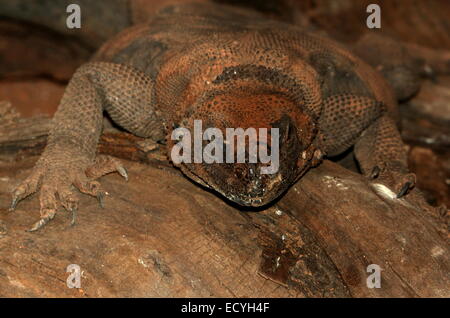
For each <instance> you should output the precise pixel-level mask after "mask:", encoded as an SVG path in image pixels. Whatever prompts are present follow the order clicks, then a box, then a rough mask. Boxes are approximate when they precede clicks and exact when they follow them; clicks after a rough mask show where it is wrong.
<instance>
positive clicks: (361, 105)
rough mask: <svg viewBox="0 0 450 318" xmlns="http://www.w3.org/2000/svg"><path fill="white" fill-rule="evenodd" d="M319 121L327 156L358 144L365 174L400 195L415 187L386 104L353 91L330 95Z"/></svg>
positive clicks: (360, 162) (356, 150)
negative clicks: (354, 93) (355, 93)
mask: <svg viewBox="0 0 450 318" xmlns="http://www.w3.org/2000/svg"><path fill="white" fill-rule="evenodd" d="M319 124H320V130H321V132H322V135H323V139H324V141H323V144H324V147H325V149H324V150H325V153H326V154H327V155H328V156H333V155H337V154H340V153H342V152H343V151H345V150H346V149H348V148H349V147H350V146H352V145H355V155H356V159H357V160H358V163H359V165H360V168H361V170H362V172H363V174H365V175H366V176H368V177H370V178H371V179H377V183H382V184H385V185H386V186H388V187H389V188H390V189H392V191H394V192H395V196H397V197H401V196H403V195H405V194H406V193H407V192H408V190H409V189H410V188H412V187H414V185H415V175H414V174H412V173H409V171H408V166H407V155H406V151H405V146H404V144H403V142H402V140H401V138H400V134H399V132H398V130H397V127H396V126H395V122H394V121H393V120H392V119H391V118H390V117H389V114H388V113H387V112H386V107H385V106H384V105H383V103H381V102H378V101H376V100H375V99H373V98H370V97H365V96H357V95H352V94H341V95H334V96H330V97H328V98H327V99H326V100H325V101H324V106H323V110H322V115H321V118H320V123H319Z"/></svg>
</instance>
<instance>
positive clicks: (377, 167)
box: [370, 166, 381, 179]
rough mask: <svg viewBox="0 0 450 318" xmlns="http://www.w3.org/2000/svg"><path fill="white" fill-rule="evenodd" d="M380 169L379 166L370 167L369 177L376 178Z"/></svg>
mask: <svg viewBox="0 0 450 318" xmlns="http://www.w3.org/2000/svg"><path fill="white" fill-rule="evenodd" d="M380 172H381V169H380V167H379V166H375V167H373V169H372V172H371V173H370V178H371V179H376V178H378V176H379V175H380Z"/></svg>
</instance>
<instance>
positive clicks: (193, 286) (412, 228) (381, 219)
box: [0, 119, 450, 297]
mask: <svg viewBox="0 0 450 318" xmlns="http://www.w3.org/2000/svg"><path fill="white" fill-rule="evenodd" d="M15 120H18V121H19V122H21V124H20V125H24V126H20V127H22V132H23V135H22V137H23V136H25V135H26V134H25V132H24V131H25V130H27V129H28V128H23V127H30V129H37V128H33V127H35V126H34V124H33V123H32V122H33V120H32V119H30V120H29V122H28V126H26V125H25V124H24V122H23V121H22V119H20V120H19V119H15ZM41 124H42V123H41ZM41 124H39V125H38V126H39V127H41V128H42V127H43V125H41ZM2 127H3V128H4V127H6V126H2ZM11 127H12V126H10V128H9V129H11ZM12 130H14V129H12ZM44 130H45V129H42V131H40V133H38V135H39V134H40V136H39V137H37V138H31V140H32V141H30V140H28V141H25V140H24V138H20V135H18V134H16V133H12V132H11V133H9V134H7V133H6V132H5V129H1V131H2V132H1V133H0V138H3V139H0V140H2V141H0V152H3V153H4V157H5V158H6V157H7V155H6V152H5V151H4V150H5V149H7V150H8V149H9V151H10V153H9V154H10V155H13V156H14V157H15V159H17V158H18V156H17V154H18V152H17V151H18V150H19V149H21V147H23V149H26V148H27V147H28V148H27V149H28V150H26V151H22V155H21V156H20V157H21V158H22V160H21V161H15V160H1V161H0V296H32V297H37V296H52V297H61V296H69V297H115V296H127V297H161V296H168V297H185V296H199V297H208V296H217V297H221V296H225V297H227V296H230V297H233V296H248V297H324V296H325V297H409V296H417V297H449V296H450V288H449V286H450V284H449V283H450V281H449V277H448V272H449V271H450V258H449V245H448V232H447V230H446V228H445V224H444V222H443V221H442V220H441V219H439V216H438V215H436V214H435V213H434V212H433V211H432V210H429V209H425V210H424V209H421V208H419V207H418V206H423V205H422V204H423V202H420V200H418V199H417V196H416V195H415V194H412V195H411V196H409V197H408V198H407V199H401V200H398V199H390V198H388V197H386V194H384V195H383V192H380V191H379V190H378V191H377V190H376V188H374V187H373V186H371V184H370V183H368V181H367V180H366V179H365V178H364V177H362V176H361V175H358V174H356V173H353V172H350V171H348V170H346V169H344V168H342V167H341V166H339V165H337V164H335V163H332V162H329V161H325V162H324V163H323V164H322V165H320V166H319V167H317V168H315V169H312V170H311V171H309V172H308V173H307V174H306V175H305V176H304V177H303V178H302V179H301V180H300V181H299V182H298V183H297V184H296V185H294V186H293V187H292V188H291V189H290V190H289V191H288V193H287V194H286V195H285V196H284V197H282V198H281V199H280V200H279V201H277V202H275V203H274V204H273V205H271V206H269V207H267V208H265V209H262V210H248V209H242V208H239V207H237V206H235V205H233V204H230V203H229V202H227V201H226V200H224V199H223V198H221V197H219V196H218V195H216V194H214V193H212V192H210V191H207V190H205V189H203V188H201V187H199V186H197V185H196V184H194V183H192V182H190V181H189V180H188V179H187V178H185V177H184V176H182V175H181V173H180V172H179V171H178V170H176V169H174V168H172V167H170V166H169V165H168V164H167V163H166V162H163V161H158V160H157V159H158V158H157V157H152V156H151V155H150V154H153V155H154V154H155V153H157V152H155V151H154V150H151V151H145V149H147V150H148V149H152V147H150V148H148V147H147V148H145V147H143V146H142V145H139V143H140V142H142V140H141V139H139V138H136V137H132V136H130V135H128V134H122V133H114V134H109V135H107V136H104V137H102V143H101V145H100V147H99V149H100V150H101V151H102V152H104V153H112V154H116V155H120V156H121V157H127V156H128V159H131V160H136V161H142V162H145V164H143V163H136V162H131V161H127V162H126V166H127V168H128V170H129V175H130V180H129V182H125V181H124V180H123V179H122V178H120V177H119V176H117V175H109V176H106V177H104V178H102V179H101V182H102V184H103V186H104V188H105V189H106V190H107V191H108V193H109V194H110V195H109V196H108V197H107V198H106V207H105V208H104V209H101V208H100V207H99V206H98V204H97V202H96V200H95V199H94V198H91V197H87V196H84V195H83V196H81V195H80V211H79V216H78V221H77V224H76V225H75V226H74V227H70V226H69V223H70V216H69V215H67V214H66V213H65V212H64V210H63V209H62V208H61V211H60V212H59V213H58V214H57V216H56V217H55V219H54V220H53V221H52V222H51V224H49V225H48V226H46V227H45V228H43V229H42V230H40V231H39V232H36V233H28V232H25V231H24V230H25V229H26V228H28V227H29V226H30V225H31V224H32V223H34V222H35V221H36V220H37V218H38V217H39V216H38V215H39V213H38V207H39V202H38V196H37V195H35V196H32V197H31V198H29V199H26V200H24V201H23V202H21V203H20V204H19V206H18V209H17V210H16V211H15V212H8V210H7V207H8V204H9V200H10V192H11V190H12V189H13V188H14V186H16V185H17V184H18V182H20V180H23V179H24V178H25V177H26V176H27V175H28V174H29V173H30V168H31V167H32V165H33V164H34V161H35V160H36V156H32V155H33V154H36V153H38V152H39V151H38V149H42V146H41V145H43V144H45V132H44ZM6 135H8V136H10V137H8V138H12V139H14V142H12V141H9V143H8V142H6V141H5V140H6V139H7V137H5V136H6ZM31 135H32V134H31ZM31 135H29V137H30V136H31ZM39 139H41V141H42V143H39V142H37V140H39ZM33 143H34V144H33ZM5 144H7V145H8V146H7V147H6V148H5ZM102 149H103V150H102ZM143 149H144V150H143ZM13 150H14V151H15V152H14V151H13ZM160 159H161V158H159V160H160ZM70 264H78V265H79V266H80V267H81V270H82V271H83V274H82V278H81V288H80V289H69V288H68V287H67V285H66V280H67V278H68V275H69V273H67V272H66V268H67V266H68V265H70ZM370 264H377V265H379V266H380V267H381V269H382V272H381V288H373V289H371V288H368V287H367V278H368V276H369V275H370V273H368V272H367V266H368V265H370Z"/></svg>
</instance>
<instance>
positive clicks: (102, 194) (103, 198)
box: [97, 191, 106, 209]
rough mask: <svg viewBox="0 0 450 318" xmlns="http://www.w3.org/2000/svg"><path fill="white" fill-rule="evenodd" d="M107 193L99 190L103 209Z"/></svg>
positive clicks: (99, 200)
mask: <svg viewBox="0 0 450 318" xmlns="http://www.w3.org/2000/svg"><path fill="white" fill-rule="evenodd" d="M105 195H106V193H105V192H103V191H99V193H98V194H97V200H98V204H99V205H100V207H101V208H102V209H103V208H105Z"/></svg>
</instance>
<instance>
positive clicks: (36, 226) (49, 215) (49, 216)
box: [27, 210, 56, 232]
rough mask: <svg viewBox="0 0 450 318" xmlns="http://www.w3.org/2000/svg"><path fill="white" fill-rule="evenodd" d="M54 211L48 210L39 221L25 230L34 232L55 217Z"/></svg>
mask: <svg viewBox="0 0 450 318" xmlns="http://www.w3.org/2000/svg"><path fill="white" fill-rule="evenodd" d="M55 214H56V212H55V211H52V210H50V211H48V213H47V216H45V217H43V218H41V219H40V220H39V221H37V222H36V223H34V224H33V226H32V227H31V228H30V229H28V230H27V232H35V231H37V230H39V229H40V228H42V227H43V226H44V225H46V224H47V223H48V222H50V221H51V220H52V219H53V218H54V217H55Z"/></svg>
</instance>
